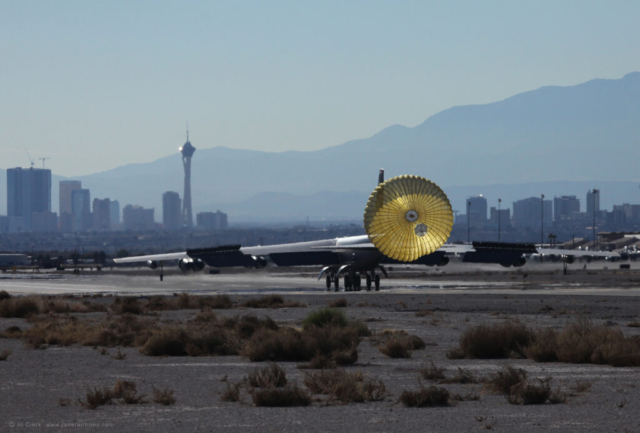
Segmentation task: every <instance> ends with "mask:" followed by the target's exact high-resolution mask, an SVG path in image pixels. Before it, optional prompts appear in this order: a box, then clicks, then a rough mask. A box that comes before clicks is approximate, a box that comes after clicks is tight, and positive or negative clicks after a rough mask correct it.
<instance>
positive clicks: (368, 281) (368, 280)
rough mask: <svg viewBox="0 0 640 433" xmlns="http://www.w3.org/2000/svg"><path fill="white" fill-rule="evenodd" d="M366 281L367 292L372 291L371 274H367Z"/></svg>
mask: <svg viewBox="0 0 640 433" xmlns="http://www.w3.org/2000/svg"><path fill="white" fill-rule="evenodd" d="M365 278H366V280H365V283H366V285H367V292H370V291H371V275H369V274H367V276H366V277H365Z"/></svg>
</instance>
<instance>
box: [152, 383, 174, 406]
mask: <svg viewBox="0 0 640 433" xmlns="http://www.w3.org/2000/svg"><path fill="white" fill-rule="evenodd" d="M152 390H153V401H154V402H156V403H159V404H161V405H164V406H171V405H172V404H175V403H176V398H175V396H174V395H173V390H172V389H169V388H165V389H157V388H156V387H155V386H154V387H153V388H152Z"/></svg>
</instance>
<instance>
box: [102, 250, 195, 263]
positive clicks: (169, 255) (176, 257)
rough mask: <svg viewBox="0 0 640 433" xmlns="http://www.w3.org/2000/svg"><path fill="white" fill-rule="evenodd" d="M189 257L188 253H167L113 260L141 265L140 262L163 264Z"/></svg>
mask: <svg viewBox="0 0 640 433" xmlns="http://www.w3.org/2000/svg"><path fill="white" fill-rule="evenodd" d="M187 257H189V256H188V255H187V253H186V252H184V253H167V254H152V255H148V256H136V257H123V258H119V259H113V261H114V262H116V263H140V262H148V261H152V262H161V261H165V260H180V259H185V258H187Z"/></svg>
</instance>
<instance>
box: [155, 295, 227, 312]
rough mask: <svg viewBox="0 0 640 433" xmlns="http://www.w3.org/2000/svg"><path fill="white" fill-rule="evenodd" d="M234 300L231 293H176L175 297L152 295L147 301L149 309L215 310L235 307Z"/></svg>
mask: <svg viewBox="0 0 640 433" xmlns="http://www.w3.org/2000/svg"><path fill="white" fill-rule="evenodd" d="M233 307H234V305H233V301H232V300H231V298H230V297H229V295H215V296H190V295H189V294H187V293H181V294H174V296H173V298H167V297H163V296H152V297H150V298H149V300H148V301H147V304H146V305H145V308H146V309H147V310H151V311H154V310H165V311H166V310H197V309H204V308H211V309H214V310H228V309H231V308H233Z"/></svg>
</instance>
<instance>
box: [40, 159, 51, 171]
mask: <svg viewBox="0 0 640 433" xmlns="http://www.w3.org/2000/svg"><path fill="white" fill-rule="evenodd" d="M38 159H39V160H40V161H42V169H43V170H44V162H45V161H46V160H47V159H51V158H38Z"/></svg>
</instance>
